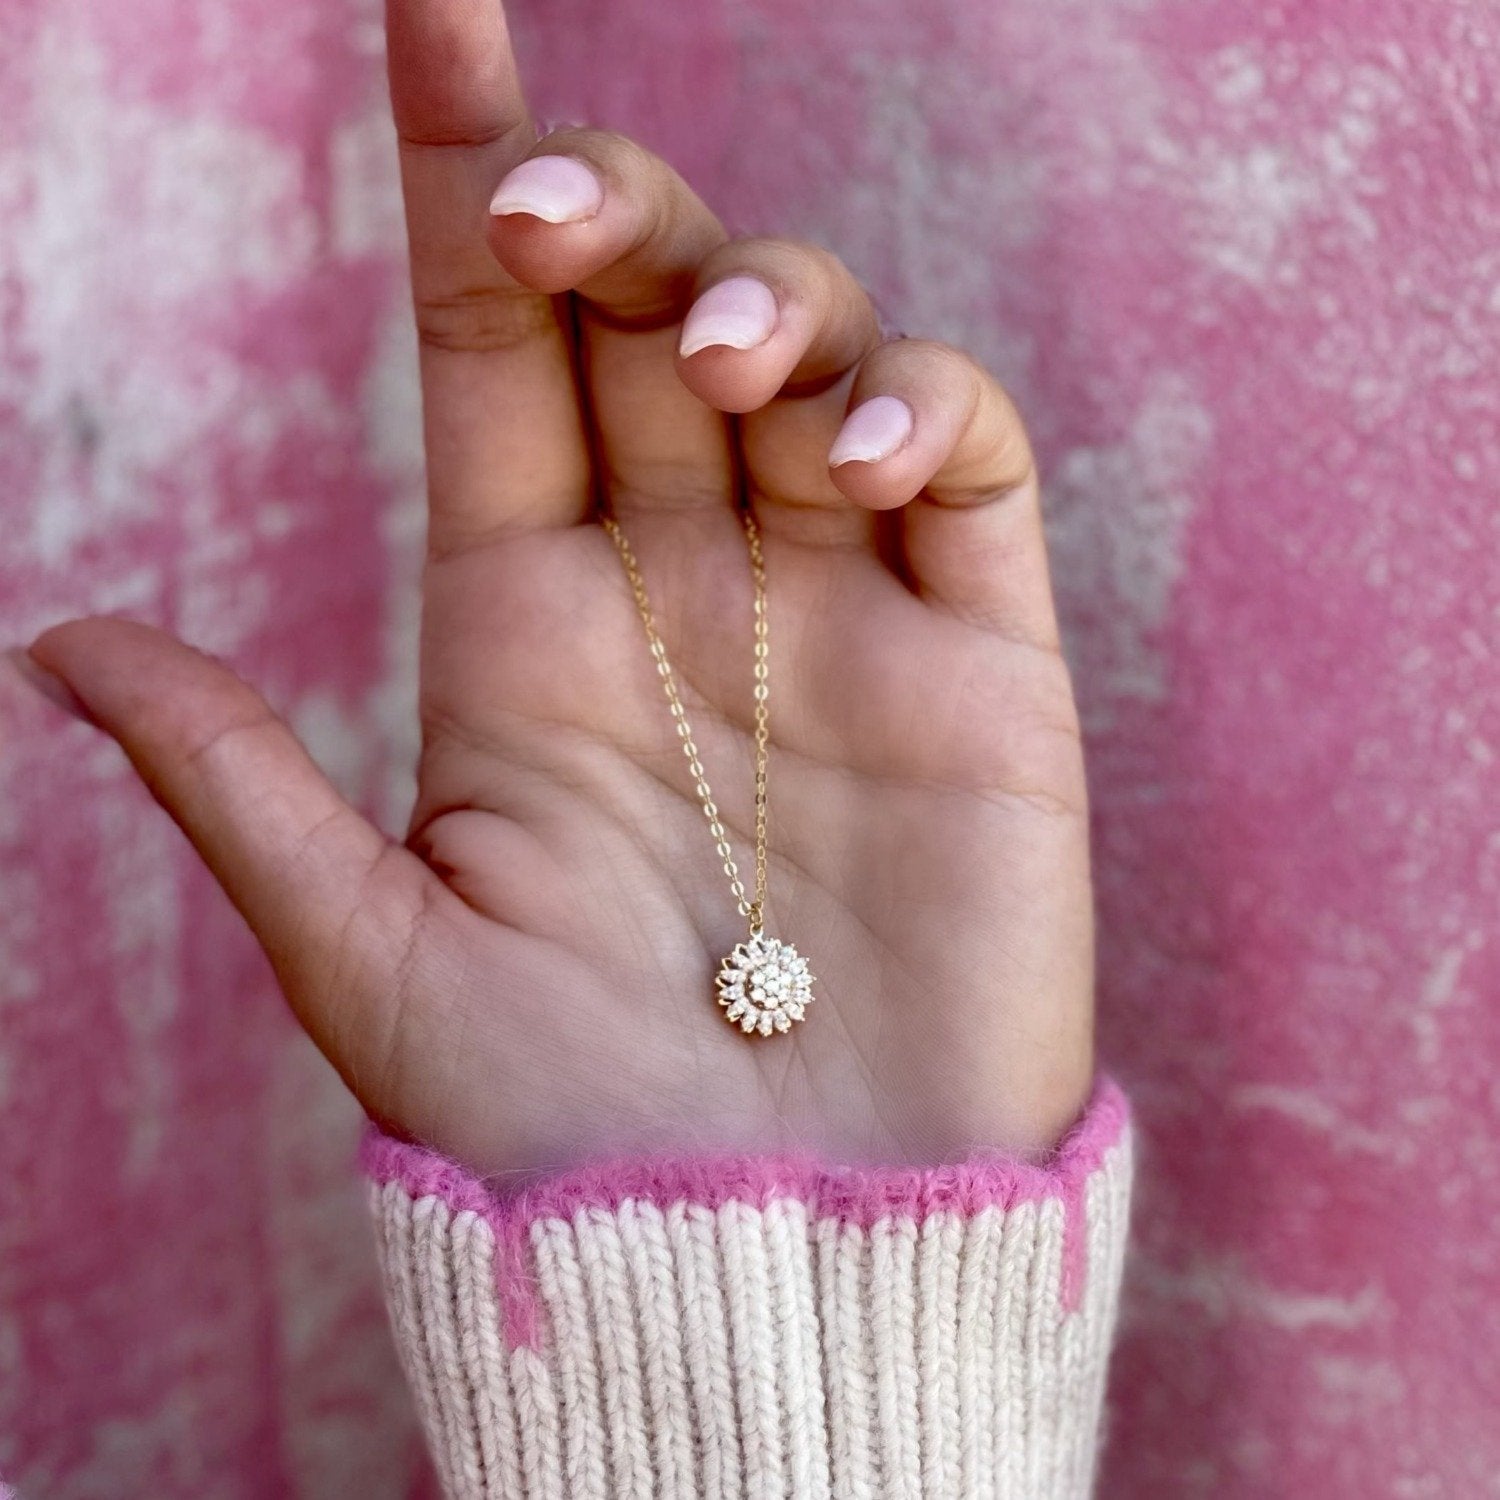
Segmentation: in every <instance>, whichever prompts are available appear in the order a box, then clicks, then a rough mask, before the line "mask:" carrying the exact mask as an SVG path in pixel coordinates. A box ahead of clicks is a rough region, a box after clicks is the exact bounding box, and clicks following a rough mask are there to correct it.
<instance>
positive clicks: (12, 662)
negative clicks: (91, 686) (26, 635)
mask: <svg viewBox="0 0 1500 1500" xmlns="http://www.w3.org/2000/svg"><path fill="white" fill-rule="evenodd" d="M0 659H3V660H4V662H5V665H6V667H7V668H8V669H9V675H10V677H11V679H12V680H13V681H18V682H20V683H22V684H24V685H25V687H26V688H27V689H29V690H30V691H31V692H32V693H35V694H36V695H37V696H38V697H40V698H45V699H46V700H47V702H48V703H50V704H51V705H52V706H53V708H60V709H61V710H62V711H63V712H64V713H65V714H67V715H68V717H69V718H72V719H77V720H78V721H79V722H80V723H82V724H89V723H92V722H93V721H92V720H91V719H90V718H89V716H88V710H87V709H85V708H84V706H83V704H81V703H80V702H79V701H78V698H77V695H76V694H75V693H74V692H73V689H72V688H70V687H69V686H68V685H67V683H65V682H64V681H63V680H62V678H61V677H55V676H53V674H52V673H51V672H49V671H48V670H47V669H46V668H45V667H44V666H42V665H41V664H40V663H39V662H38V661H37V660H36V658H35V657H33V656H32V654H31V653H30V652H29V651H22V650H21V649H20V648H19V647H12V648H11V649H10V650H9V651H7V652H6V653H5V655H4V657H3V658H0Z"/></svg>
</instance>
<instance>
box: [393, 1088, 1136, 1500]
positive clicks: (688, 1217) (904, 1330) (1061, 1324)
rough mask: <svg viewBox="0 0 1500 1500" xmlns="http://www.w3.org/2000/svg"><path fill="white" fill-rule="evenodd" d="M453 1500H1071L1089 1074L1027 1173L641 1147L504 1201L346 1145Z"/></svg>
mask: <svg viewBox="0 0 1500 1500" xmlns="http://www.w3.org/2000/svg"><path fill="white" fill-rule="evenodd" d="M364 1164H365V1168H366V1171H367V1173H368V1175H369V1177H370V1180H371V1183H372V1196H371V1201H372V1206H373V1210H374V1217H375V1225H376V1232H377V1240H378V1244H379V1251H380V1259H381V1264H382V1267H383V1270H384V1275H385V1286H386V1293H387V1298H388V1301H389V1306H390V1311H391V1319H392V1323H393V1325H394V1327H395V1332H396V1339H397V1343H398V1346H399V1349H400V1353H401V1357H402V1361H403V1364H404V1366H405V1369H406V1374H407V1377H408V1379H409V1381H410V1383H411V1386H412V1390H413V1392H414V1394H415V1397H416V1401H417V1405H418V1409H419V1411H420V1413H421V1417H422V1421H423V1424H424V1426H425V1428H426V1432H427V1436H428V1439H429V1442H430V1444H431V1447H432V1451H433V1455H434V1458H435V1461H436V1464H437V1468H438V1472H439V1475H440V1477H441V1480H442V1483H443V1487H444V1491H445V1493H446V1494H447V1495H449V1496H454V1497H458V1496H462V1497H465V1500H468V1497H500V1496H503V1497H505V1500H542V1497H546V1500H656V1497H673V1500H705V1497H712V1500H741V1497H750V1496H756V1497H759V1496H766V1497H779V1496H784V1495H785V1496H795V1497H797V1500H805V1497H810V1500H834V1497H844V1496H866V1495H874V1494H899V1495H905V1496H909V1497H932V1500H947V1497H951V1496H956V1495H973V1496H980V1497H985V1496H999V1495H1003V1496H1007V1497H1011V1500H1044V1497H1045V1500H1069V1497H1082V1496H1086V1495H1087V1494H1088V1493H1089V1490H1090V1487H1091V1482H1092V1474H1093V1468H1094V1458H1095V1448H1096V1445H1097V1440H1098V1435H1099V1426H1100V1412H1101V1406H1102V1400H1103V1393H1104V1378H1105V1369H1106V1365H1107V1363H1108V1357H1109V1348H1110V1343H1111V1334H1112V1330H1113V1325H1114V1319H1115V1308H1116V1301H1117V1296H1118V1291H1119V1283H1120V1270H1121V1260H1122V1256H1123V1251H1124V1244H1125V1235H1126V1217H1127V1209H1128V1197H1129V1186H1130V1133H1129V1125H1128V1111H1127V1107H1126V1104H1125V1100H1124V1097H1123V1096H1122V1094H1121V1093H1120V1091H1119V1090H1118V1089H1117V1088H1116V1087H1115V1086H1114V1085H1113V1084H1111V1083H1109V1082H1101V1083H1100V1084H1099V1086H1098V1087H1097V1088H1096V1090H1095V1092H1094V1096H1093V1098H1092V1100H1091V1101H1090V1103H1089V1106H1088V1109H1087V1111H1086V1112H1085V1114H1084V1116H1083V1118H1082V1120H1081V1121H1080V1122H1079V1124H1078V1125H1077V1126H1076V1127H1075V1128H1074V1129H1073V1131H1072V1132H1071V1133H1070V1134H1069V1135H1068V1137H1067V1138H1066V1139H1065V1140H1064V1141H1063V1142H1062V1144H1061V1145H1060V1146H1059V1147H1058V1149H1057V1150H1056V1151H1055V1152H1054V1153H1053V1154H1052V1156H1051V1158H1050V1159H1049V1160H1048V1161H1046V1162H1045V1163H1043V1164H1040V1165H1033V1164H1028V1163H1023V1162H1018V1161H1014V1160H1009V1159H1005V1158H994V1157H986V1158H976V1159H974V1160H971V1161H968V1162H965V1163H963V1164H961V1165H958V1166H949V1167H941V1168H931V1169H919V1168H878V1169H871V1168H856V1167H839V1166H833V1165H829V1164H826V1163H820V1162H817V1161H810V1160H805V1159H787V1158H782V1157H750V1158H671V1159H643V1160H634V1161H626V1162H621V1163H614V1164H610V1165H604V1166H598V1167H592V1168H588V1169H584V1170H578V1171H571V1172H565V1173H561V1174H559V1175H557V1176H554V1177H551V1178H547V1179H544V1180H542V1181H540V1182H536V1183H533V1184H531V1185H529V1186H527V1187H525V1188H522V1189H519V1190H516V1189H509V1190H507V1189H502V1188H498V1187H496V1186H495V1185H493V1184H491V1183H487V1182H485V1181H482V1180H480V1179H478V1178H476V1177H474V1176H472V1175H470V1174H468V1173H466V1172H465V1171H464V1170H463V1169H462V1168H461V1167H458V1166H456V1165H455V1164H453V1163H452V1162H449V1161H446V1160H444V1159H443V1158H441V1157H439V1156H437V1155H434V1154H433V1153H431V1152H428V1151H424V1150H422V1149H421V1148H419V1147H415V1146H409V1145H403V1144H400V1143H398V1142H396V1141H393V1140H390V1139H388V1138H386V1137H384V1136H380V1135H378V1134H372V1135H371V1136H370V1137H369V1139H368V1140H367V1142H366V1147H365V1154H364Z"/></svg>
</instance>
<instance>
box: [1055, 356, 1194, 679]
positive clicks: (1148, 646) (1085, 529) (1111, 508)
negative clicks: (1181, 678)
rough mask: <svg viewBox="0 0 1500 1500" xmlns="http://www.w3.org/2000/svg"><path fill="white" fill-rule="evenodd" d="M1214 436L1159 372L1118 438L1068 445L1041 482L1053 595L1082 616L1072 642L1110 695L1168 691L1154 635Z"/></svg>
mask: <svg viewBox="0 0 1500 1500" xmlns="http://www.w3.org/2000/svg"><path fill="white" fill-rule="evenodd" d="M1212 435H1213V424H1212V420H1211V418H1210V416H1209V413H1208V412H1207V410H1206V409H1205V408H1204V407H1203V406H1202V405H1201V403H1200V402H1199V401H1198V399H1197V397H1196V394H1195V392H1194V391H1193V390H1192V389H1191V387H1190V386H1189V385H1188V383H1187V381H1186V380H1184V379H1182V378H1181V377H1178V376H1175V375H1173V374H1171V373H1169V372H1157V373H1156V374H1154V375H1150V376H1147V377H1146V378H1145V390H1144V395H1143V398H1142V400H1141V404H1140V406H1139V407H1138V408H1137V410H1136V412H1135V415H1134V417H1133V418H1132V419H1131V420H1130V422H1129V424H1128V427H1127V429H1126V431H1125V433H1124V435H1123V436H1122V437H1121V438H1120V439H1119V440H1118V441H1117V442H1113V443H1105V444H1099V445H1096V446H1085V447H1076V448H1073V449H1071V450H1070V451H1069V452H1067V453H1065V454H1064V455H1063V457H1062V459H1061V461H1060V462H1059V463H1058V465H1057V467H1056V470H1055V472H1054V473H1053V474H1052V475H1051V477H1050V478H1048V479H1047V481H1046V502H1047V505H1046V511H1047V535H1048V539H1049V541H1050V543H1051V546H1052V552H1053V575H1054V577H1055V578H1056V579H1057V583H1058V591H1059V596H1060V597H1061V598H1062V599H1063V600H1064V602H1065V603H1066V602H1067V601H1069V600H1071V599H1077V600H1078V601H1080V605H1081V606H1082V607H1084V608H1086V609H1087V610H1088V625H1089V630H1088V637H1087V639H1086V640H1085V641H1081V642H1078V643H1077V645H1078V648H1079V649H1080V650H1084V651H1086V652H1087V653H1088V655H1089V657H1090V659H1091V666H1092V668H1093V670H1092V671H1091V674H1090V675H1091V678H1092V679H1093V680H1094V681H1096V682H1100V683H1102V684H1103V685H1104V686H1105V688H1106V689H1107V691H1108V692H1109V694H1110V695H1111V696H1112V697H1117V698H1118V697H1126V698H1140V699H1148V700H1153V701H1155V700H1160V699H1162V698H1164V697H1165V695H1166V691H1167V681H1166V672H1165V665H1164V662H1163V658H1162V655H1161V653H1160V651H1159V650H1158V649H1157V647H1156V644H1155V642H1154V640H1153V639H1152V636H1153V634H1154V632H1155V631H1156V630H1157V629H1158V628H1159V627H1160V626H1161V625H1162V623H1163V622H1164V621H1165V620H1166V618H1167V614H1168V611H1169V609H1170V607H1171V602H1172V591H1173V589H1174V587H1175V585H1176V583H1177V579H1178V577H1179V575H1180V574H1181V571H1182V538H1183V535H1184V532H1185V529H1186V526H1187V522H1188V519H1189V517H1190V516H1191V515H1192V512H1193V484H1194V481H1195V479H1196V477H1197V475H1198V473H1199V470H1200V468H1201V465H1202V464H1203V462H1204V460H1205V458H1206V456H1207V453H1208V450H1209V445H1210V441H1211V439H1212ZM1067 613H1068V611H1067V609H1066V608H1065V609H1064V615H1065V616H1066V614H1067Z"/></svg>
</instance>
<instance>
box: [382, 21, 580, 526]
mask: <svg viewBox="0 0 1500 1500" xmlns="http://www.w3.org/2000/svg"><path fill="white" fill-rule="evenodd" d="M386 49H387V65H388V68H389V73H390V89H391V113H392V115H393V117H394V119H395V124H396V133H397V137H398V140H399V146H400V156H401V186H402V194H403V197H404V200H405V204H406V227H407V239H408V242H409V245H410V254H411V279H412V297H413V302H414V304H415V309H416V318H417V332H418V337H419V340H420V343H421V362H422V396H423V403H422V404H423V413H424V421H425V426H426V443H427V475H428V491H429V497H430V502H431V506H432V525H431V528H430V535H431V539H432V544H433V546H434V548H435V549H436V550H438V551H440V552H441V551H450V550H453V549H455V548H460V547H462V546H463V545H464V544H465V543H466V542H468V541H472V540H474V539H478V538H485V537H488V536H491V535H493V534H494V533H495V532H496V531H497V530H501V529H504V528H507V527H511V526H519V527H526V526H530V525H538V524H563V523H567V522H571V521H574V520H576V519H578V518H579V517H580V516H581V515H582V514H583V513H584V511H585V510H586V508H587V502H588V494H589V474H588V454H587V447H586V444H585V442H584V438H583V429H582V423H581V419H580V415H579V411H578V404H577V400H576V397H575V392H574V384H573V376H572V359H571V354H570V352H569V346H568V340H567V336H566V334H565V333H564V331H563V329H562V327H561V326H560V324H559V323H558V320H557V318H556V316H555V314H554V312H553V305H552V301H551V299H550V298H548V297H545V296H542V295H540V294H538V293H535V292H532V291H529V290H528V289H526V288H524V287H522V286H520V285H519V284H518V283H517V282H516V281H515V280H514V279H513V278H512V277H511V276H510V275H508V274H507V273H506V272H505V271H504V270H502V269H501V267H500V266H499V265H498V264H497V263H496V261H495V259H494V257H493V256H492V255H491V254H490V251H489V248H488V245H487V244H486V240H485V230H486V226H487V223H488V218H489V215H488V207H489V200H490V196H491V194H492V193H493V192H494V190H495V185H496V184H497V183H498V182H499V181H500V179H501V178H502V177H504V175H505V174H506V172H507V171H509V169H510V168H511V167H512V166H513V165H514V164H515V163H516V162H517V161H519V160H520V159H521V157H522V156H524V155H525V154H526V152H527V151H528V150H529V149H530V147H531V146H532V145H533V144H534V143H535V140H536V131H535V128H534V126H533V125H532V122H531V116H530V114H529V112H528V111H527V108H526V101H525V98H524V96H523V93H522V89H521V81H520V77H519V75H518V72H517V69H516V60H515V53H514V51H513V49H512V47H511V43H510V36H509V33H508V30H507V28H506V24H505V14H504V11H503V10H502V8H501V6H500V3H499V0H387V5H386Z"/></svg>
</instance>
